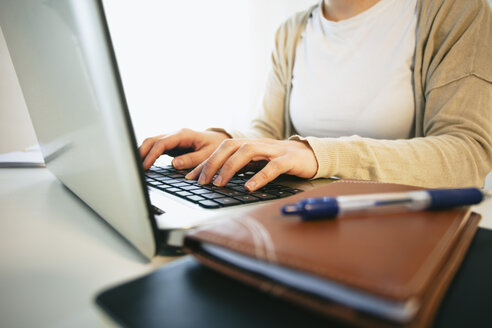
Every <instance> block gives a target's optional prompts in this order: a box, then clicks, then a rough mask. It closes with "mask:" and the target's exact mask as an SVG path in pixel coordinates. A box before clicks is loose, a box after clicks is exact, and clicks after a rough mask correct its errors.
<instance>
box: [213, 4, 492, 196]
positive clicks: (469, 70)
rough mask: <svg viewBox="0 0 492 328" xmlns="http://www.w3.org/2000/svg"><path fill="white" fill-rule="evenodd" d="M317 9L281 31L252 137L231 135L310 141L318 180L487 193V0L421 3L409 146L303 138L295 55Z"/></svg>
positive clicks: (491, 33) (490, 113)
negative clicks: (294, 92) (293, 98)
mask: <svg viewBox="0 0 492 328" xmlns="http://www.w3.org/2000/svg"><path fill="white" fill-rule="evenodd" d="M315 7H316V6H314V7H312V8H310V9H309V10H307V11H305V12H301V13H298V14H296V15H294V16H293V17H291V18H290V19H288V20H287V21H286V22H285V23H283V24H282V25H281V26H280V28H279V29H278V31H277V33H276V39H275V48H274V51H273V54H272V64H273V67H272V70H271V72H270V73H269V75H268V78H267V83H266V90H265V93H264V96H263V98H262V102H261V105H260V106H259V107H260V108H259V113H258V115H257V117H256V118H255V119H254V120H253V121H252V124H251V129H250V130H249V131H233V130H231V131H227V133H229V134H230V135H231V136H232V137H234V138H274V139H285V138H290V139H292V140H306V141H307V142H308V143H309V145H310V146H311V147H312V149H313V150H314V153H315V155H316V159H317V161H318V172H317V174H316V176H315V178H320V177H329V176H333V175H336V176H339V177H342V178H358V179H367V180H377V181H385V182H396V183H404V184H411V185H418V186H425V187H459V186H479V187H481V186H482V185H483V182H484V179H485V177H486V175H487V173H488V172H489V171H490V170H491V169H492V137H491V135H492V13H491V10H490V7H489V5H488V4H487V2H486V0H418V4H417V10H418V22H417V38H416V40H417V41H416V50H415V59H414V60H415V62H414V75H413V84H414V94H415V122H414V127H413V137H412V138H410V139H405V140H379V139H371V138H363V137H359V136H347V137H341V138H317V137H309V136H308V137H300V136H297V135H295V134H296V131H295V130H294V128H293V126H292V123H291V120H290V117H289V100H290V91H291V80H292V70H293V65H294V60H295V58H294V57H295V52H296V45H297V42H298V40H299V38H300V35H301V33H302V31H303V29H304V27H305V26H306V22H307V20H308V18H309V16H310V15H311V13H312V11H313V9H314V8H315ZM388 119H391V113H388ZM217 130H221V129H217ZM221 131H224V130H221Z"/></svg>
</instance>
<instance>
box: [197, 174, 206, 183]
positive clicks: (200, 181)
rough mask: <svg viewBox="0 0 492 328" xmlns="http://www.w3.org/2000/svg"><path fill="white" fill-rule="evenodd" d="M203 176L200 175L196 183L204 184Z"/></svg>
mask: <svg viewBox="0 0 492 328" xmlns="http://www.w3.org/2000/svg"><path fill="white" fill-rule="evenodd" d="M205 180H206V179H205V176H204V175H203V174H201V175H200V178H198V183H199V184H201V185H203V184H205Z"/></svg>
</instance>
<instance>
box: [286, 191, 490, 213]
mask: <svg viewBox="0 0 492 328" xmlns="http://www.w3.org/2000/svg"><path fill="white" fill-rule="evenodd" d="M491 196H492V192H491V191H485V190H481V189H478V188H463V189H430V190H419V191H411V192H393V193H380V194H364V195H349V196H338V197H321V198H306V199H302V200H300V201H299V202H298V203H296V204H288V205H285V206H283V207H282V213H283V214H286V215H299V216H300V217H301V219H302V220H304V221H309V220H317V219H333V218H336V217H338V216H341V215H346V214H351V213H364V212H374V211H384V212H388V211H420V210H441V209H449V208H453V207H458V206H464V205H474V204H478V203H480V202H481V201H482V200H484V199H485V198H488V197H491Z"/></svg>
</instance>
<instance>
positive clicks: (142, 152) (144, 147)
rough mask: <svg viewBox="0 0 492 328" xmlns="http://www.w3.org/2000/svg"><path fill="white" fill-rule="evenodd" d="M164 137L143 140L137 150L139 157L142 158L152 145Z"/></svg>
mask: <svg viewBox="0 0 492 328" xmlns="http://www.w3.org/2000/svg"><path fill="white" fill-rule="evenodd" d="M164 136H165V135H164V134H163V135H160V136H156V137H151V138H147V139H145V140H144V141H143V142H142V144H141V145H140V147H139V148H138V150H139V152H140V157H142V158H144V157H145V156H146V155H147V153H148V152H149V150H150V148H152V146H153V145H154V143H155V142H156V140H158V139H159V138H162V137H164Z"/></svg>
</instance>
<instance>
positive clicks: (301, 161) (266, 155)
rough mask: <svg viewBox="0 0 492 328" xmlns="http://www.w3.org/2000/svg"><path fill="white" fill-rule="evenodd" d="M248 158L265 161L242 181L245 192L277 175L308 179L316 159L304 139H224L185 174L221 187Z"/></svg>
mask: <svg viewBox="0 0 492 328" xmlns="http://www.w3.org/2000/svg"><path fill="white" fill-rule="evenodd" d="M251 161H267V164H266V165H265V167H264V168H263V169H261V170H260V171H259V172H258V173H256V174H255V175H254V176H253V177H252V178H251V179H249V180H248V182H246V184H245V187H246V189H248V190H249V191H253V190H257V189H259V188H261V187H263V186H264V185H265V184H267V183H268V182H270V181H272V180H274V179H275V178H276V177H278V176H279V175H280V174H283V173H286V174H290V175H296V176H298V177H301V178H312V177H313V176H314V175H315V174H316V172H317V170H318V162H317V160H316V157H315V156H314V152H313V150H312V149H311V147H310V146H309V144H308V143H307V142H303V141H293V140H283V141H279V140H273V139H253V140H252V139H226V140H224V141H223V142H222V143H221V144H220V146H219V147H218V148H217V149H216V150H215V151H214V152H213V154H212V155H211V156H210V157H209V158H208V159H207V160H205V161H204V162H202V163H201V164H199V165H198V166H197V167H196V168H195V169H194V170H193V171H191V172H190V173H188V175H187V176H186V178H187V179H191V180H195V179H198V182H199V183H200V184H208V183H210V182H212V179H213V177H214V175H215V174H216V173H217V172H219V173H218V175H217V177H216V178H215V180H214V181H213V183H214V185H216V186H224V185H225V184H226V183H227V182H228V181H229V180H230V179H231V178H232V177H233V176H234V174H236V173H237V172H238V171H239V170H240V169H241V168H243V167H244V166H246V165H247V164H248V163H250V162H251Z"/></svg>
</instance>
